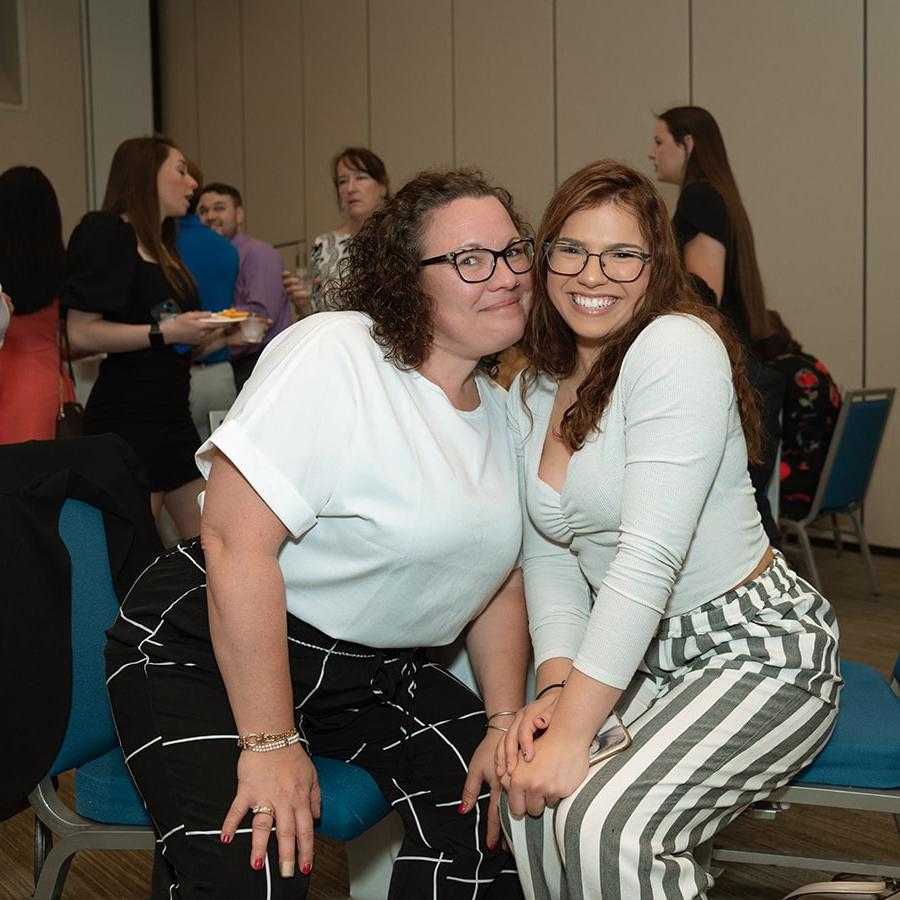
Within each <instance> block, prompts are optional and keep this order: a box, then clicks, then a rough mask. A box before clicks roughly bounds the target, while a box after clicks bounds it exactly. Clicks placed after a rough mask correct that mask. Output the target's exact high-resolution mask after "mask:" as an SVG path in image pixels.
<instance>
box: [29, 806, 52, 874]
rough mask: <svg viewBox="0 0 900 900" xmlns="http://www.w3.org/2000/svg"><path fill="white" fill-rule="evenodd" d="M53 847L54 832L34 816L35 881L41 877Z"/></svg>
mask: <svg viewBox="0 0 900 900" xmlns="http://www.w3.org/2000/svg"><path fill="white" fill-rule="evenodd" d="M52 849H53V832H52V831H51V830H50V829H49V828H48V827H47V826H46V825H45V824H44V823H43V822H42V821H41V820H40V819H39V818H38V817H37V816H35V817H34V859H33V867H34V883H35V884H37V883H38V878H40V877H41V869H43V868H44V863H45V862H46V860H47V856H48V854H49V853H50V851H51V850H52Z"/></svg>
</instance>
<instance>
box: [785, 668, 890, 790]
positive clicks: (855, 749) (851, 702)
mask: <svg viewBox="0 0 900 900" xmlns="http://www.w3.org/2000/svg"><path fill="white" fill-rule="evenodd" d="M841 675H843V677H844V687H843V689H842V691H841V698H840V706H839V710H838V718H837V724H836V725H835V729H834V732H833V733H832V735H831V738H830V740H829V741H828V743H827V744H826V745H825V748H824V749H823V750H822V752H821V753H820V754H819V755H818V756H817V757H816V759H815V761H814V762H813V763H812V765H811V766H809V767H808V768H806V769H804V770H803V772H801V773H800V775H798V776H797V777H796V778H795V779H794V782H795V783H797V784H828V785H835V786H840V787H858V788H896V787H900V698H898V697H897V696H896V695H895V694H894V692H893V691H892V690H891V688H890V685H889V684H888V683H887V682H886V681H885V680H884V678H883V677H882V676H881V675H880V674H879V672H878V670H877V669H875V668H873V667H872V666H868V665H864V664H863V663H852V662H841Z"/></svg>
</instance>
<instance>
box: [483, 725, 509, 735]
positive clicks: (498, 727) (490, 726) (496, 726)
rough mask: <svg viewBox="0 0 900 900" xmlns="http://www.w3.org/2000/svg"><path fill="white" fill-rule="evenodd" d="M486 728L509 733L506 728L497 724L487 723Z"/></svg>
mask: <svg viewBox="0 0 900 900" xmlns="http://www.w3.org/2000/svg"><path fill="white" fill-rule="evenodd" d="M487 727H488V728H493V729H494V731H502V732H503V733H504V734H509V729H508V728H501V727H500V726H499V725H488V726H487Z"/></svg>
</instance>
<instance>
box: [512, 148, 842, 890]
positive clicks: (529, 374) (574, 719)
mask: <svg viewBox="0 0 900 900" xmlns="http://www.w3.org/2000/svg"><path fill="white" fill-rule="evenodd" d="M666 215H667V214H666V208H665V204H664V203H663V200H662V197H661V196H660V195H659V192H658V191H657V190H656V189H655V187H654V186H653V184H652V183H651V182H650V181H649V179H647V178H646V177H645V176H643V175H641V174H639V173H638V172H635V171H634V170H633V169H629V168H627V167H626V166H623V165H620V164H618V163H615V162H611V161H609V160H603V161H600V162H596V163H592V164H591V165H588V166H586V167H585V168H583V169H582V170H580V171H579V172H576V173H575V174H574V175H572V176H571V177H570V178H569V179H568V180H567V181H565V182H564V183H563V184H562V185H561V186H560V187H559V189H558V190H557V191H556V194H555V195H554V196H553V198H552V199H551V201H550V204H549V206H548V207H547V210H546V212H545V213H544V219H543V222H542V223H541V227H540V231H539V233H538V248H539V250H538V255H537V257H536V262H535V269H536V272H535V277H534V298H533V304H534V305H533V309H532V312H531V314H530V315H529V318H528V321H527V324H526V328H525V336H524V338H523V341H522V347H523V350H524V352H525V354H526V356H527V358H528V359H529V360H530V364H529V367H528V368H527V369H526V370H525V372H524V373H523V375H522V376H520V379H519V381H518V382H514V383H513V385H512V387H511V388H510V393H509V407H508V408H509V422H510V427H511V430H512V433H513V439H514V441H515V442H516V443H517V445H518V451H519V467H520V469H519V473H520V474H519V479H520V484H522V485H523V490H522V502H523V504H524V507H525V508H524V514H523V517H522V521H523V547H522V572H523V576H524V582H525V596H526V601H527V605H528V619H529V628H530V631H531V636H532V642H533V644H534V659H535V664H536V666H537V689H538V692H537V698H536V699H535V700H534V701H533V702H532V703H530V704H528V705H527V706H526V707H524V709H522V710H520V711H519V712H518V714H517V716H516V717H515V718H514V719H513V720H512V722H511V723H510V724H507V723H504V724H507V727H508V732H507V734H506V736H505V738H504V746H503V747H502V748H501V750H500V752H498V754H497V764H498V774H499V775H500V776H501V779H502V783H503V785H504V787H505V789H506V796H507V798H508V802H507V809H506V810H505V812H504V815H503V822H504V829H505V830H506V833H507V835H508V836H509V838H510V840H511V843H512V846H513V848H514V852H515V855H516V858H517V863H518V869H519V874H520V877H521V879H522V884H523V886H524V888H525V893H526V896H528V897H532V898H541V900H548V898H558V897H559V896H560V895H561V894H560V892H562V896H566V897H591V898H600V897H627V898H638V897H640V898H641V900H688V898H691V900H694V898H702V897H706V895H707V890H708V889H709V887H710V885H711V884H712V878H711V876H710V875H709V873H708V872H706V871H705V870H704V868H703V866H702V864H701V862H700V861H698V860H697V859H695V857H694V855H693V851H694V849H695V848H696V847H697V846H698V844H700V843H702V842H703V841H705V840H707V839H708V838H710V837H712V836H713V835H714V834H715V833H716V832H717V831H718V830H719V829H721V828H722V827H724V826H725V825H726V824H727V823H728V822H730V821H731V820H732V819H734V818H735V817H736V816H737V815H738V814H739V813H740V811H741V810H742V809H743V808H744V807H745V806H747V805H748V804H750V803H753V802H754V801H756V800H758V799H761V798H763V797H765V796H767V795H768V794H769V793H770V792H771V791H773V790H775V789H776V788H778V787H779V786H781V785H783V784H785V783H786V782H787V781H789V780H790V779H791V778H792V777H793V776H794V775H795V774H796V773H797V772H798V771H799V770H800V769H801V768H802V767H803V766H805V765H806V764H807V763H809V762H810V761H811V760H812V759H813V757H814V756H815V755H816V753H817V752H818V750H819V749H820V748H821V747H822V746H823V745H824V743H825V741H826V740H827V738H828V735H829V734H830V731H831V728H832V727H833V723H834V719H835V714H836V703H837V696H838V689H839V686H840V677H839V674H838V661H837V625H836V622H835V619H834V614H833V612H832V610H831V607H830V606H829V604H828V602H827V601H826V600H825V599H824V598H823V597H821V596H820V595H819V594H818V593H817V592H816V591H815V590H814V589H813V588H812V587H810V585H808V584H807V583H806V582H804V581H802V580H800V579H799V578H798V577H797V575H796V574H795V573H794V572H793V571H791V569H790V568H789V567H788V565H787V563H786V562H785V560H784V558H783V557H782V556H781V555H780V554H779V553H778V552H777V551H773V550H772V548H771V547H770V546H769V541H768V539H767V537H766V534H765V532H764V531H763V528H762V524H761V522H760V517H759V514H758V512H757V509H756V506H755V504H754V500H753V489H752V487H751V484H750V479H749V477H748V474H747V457H748V452H749V454H750V455H751V456H753V455H755V454H756V453H758V451H759V438H758V434H759V417H758V413H757V410H756V406H755V398H754V393H753V391H752V389H751V387H750V384H749V381H748V379H747V375H746V371H745V368H744V351H743V346H742V344H741V342H740V341H739V340H738V338H737V337H736V336H735V335H734V334H733V332H732V330H731V329H730V328H728V327H727V326H726V325H725V324H724V323H723V321H722V317H721V314H720V313H719V312H718V311H717V310H716V309H715V308H713V307H711V306H709V305H707V304H705V303H703V302H702V301H701V300H700V299H699V297H698V296H697V295H696V293H695V292H694V290H693V287H692V285H691V282H690V280H689V278H688V276H687V275H686V273H685V272H684V269H683V268H682V265H681V261H680V260H679V256H678V250H677V247H676V244H675V240H674V238H673V235H672V231H671V229H670V227H669V223H668V221H667V218H666ZM745 436H746V437H745ZM538 735H539V736H538ZM616 751H617V752H616Z"/></svg>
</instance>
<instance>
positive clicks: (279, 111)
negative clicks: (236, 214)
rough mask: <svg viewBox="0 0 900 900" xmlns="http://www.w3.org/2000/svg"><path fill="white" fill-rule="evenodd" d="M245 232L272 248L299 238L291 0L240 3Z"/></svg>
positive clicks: (296, 64)
mask: <svg viewBox="0 0 900 900" xmlns="http://www.w3.org/2000/svg"><path fill="white" fill-rule="evenodd" d="M241 12H242V16H241V25H242V27H241V38H242V56H241V60H242V65H243V73H244V165H245V173H246V174H245V178H244V189H245V191H244V201H245V203H246V207H247V231H248V232H249V233H250V234H253V235H254V236H256V237H260V238H263V239H264V240H267V241H270V242H271V243H273V244H280V243H284V242H287V241H296V240H299V239H301V238H302V237H303V235H304V232H305V223H304V215H303V75H302V60H301V46H302V30H301V18H300V6H299V4H298V3H296V2H295V0H253V2H251V3H248V2H244V3H242V4H241Z"/></svg>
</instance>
